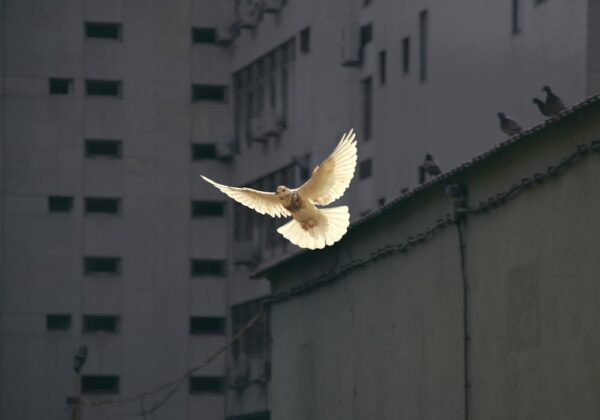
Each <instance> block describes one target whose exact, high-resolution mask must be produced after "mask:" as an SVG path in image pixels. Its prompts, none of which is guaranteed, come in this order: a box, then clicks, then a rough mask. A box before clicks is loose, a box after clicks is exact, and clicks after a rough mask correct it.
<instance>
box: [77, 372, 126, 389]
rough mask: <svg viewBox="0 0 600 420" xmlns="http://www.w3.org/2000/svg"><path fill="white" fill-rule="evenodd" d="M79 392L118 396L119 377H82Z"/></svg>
mask: <svg viewBox="0 0 600 420" xmlns="http://www.w3.org/2000/svg"><path fill="white" fill-rule="evenodd" d="M81 392H82V393H83V394H118V393H119V377H118V376H117V375H82V376H81Z"/></svg>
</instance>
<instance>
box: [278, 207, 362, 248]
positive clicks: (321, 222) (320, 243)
mask: <svg viewBox="0 0 600 420" xmlns="http://www.w3.org/2000/svg"><path fill="white" fill-rule="evenodd" d="M318 211H319V217H318V220H315V219H308V220H307V221H303V222H298V221H297V220H292V221H291V222H289V223H286V224H285V225H283V226H281V227H280V228H279V229H277V232H279V233H280V234H282V235H283V236H284V237H285V238H286V239H288V240H289V241H290V242H292V243H293V244H295V245H298V246H299V247H300V248H308V249H321V248H324V247H325V246H326V245H333V244H334V243H336V242H337V241H339V240H340V239H341V238H342V236H344V234H345V233H346V230H348V225H349V224H350V212H349V211H348V207H347V206H341V207H332V208H327V209H319V210H318Z"/></svg>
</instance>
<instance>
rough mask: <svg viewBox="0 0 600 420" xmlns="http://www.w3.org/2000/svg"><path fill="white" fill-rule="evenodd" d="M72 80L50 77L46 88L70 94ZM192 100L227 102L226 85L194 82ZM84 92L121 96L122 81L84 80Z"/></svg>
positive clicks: (51, 92)
mask: <svg viewBox="0 0 600 420" xmlns="http://www.w3.org/2000/svg"><path fill="white" fill-rule="evenodd" d="M73 86H74V80H73V79H70V78H56V77H53V78H50V79H49V80H48V89H49V93H50V95H60V96H64V95H70V94H72V93H73ZM191 89H192V90H191V97H192V101H194V102H198V101H214V102H227V100H228V95H227V86H224V85H207V84H194V85H192V88H191ZM85 93H86V95H88V96H110V97H121V96H122V95H123V83H122V82H121V81H120V80H86V81H85Z"/></svg>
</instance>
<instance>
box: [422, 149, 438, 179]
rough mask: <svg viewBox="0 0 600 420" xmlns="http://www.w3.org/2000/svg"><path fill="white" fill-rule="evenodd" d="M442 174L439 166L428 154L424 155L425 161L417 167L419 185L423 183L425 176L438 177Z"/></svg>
mask: <svg viewBox="0 0 600 420" xmlns="http://www.w3.org/2000/svg"><path fill="white" fill-rule="evenodd" d="M441 173H442V170H441V168H440V165H439V164H438V163H437V162H436V161H435V159H434V158H433V156H431V155H430V154H429V153H427V154H426V155H425V161H424V162H423V164H422V165H420V166H419V183H420V184H422V183H423V182H425V176H426V175H429V176H430V177H434V176H438V175H440V174H441Z"/></svg>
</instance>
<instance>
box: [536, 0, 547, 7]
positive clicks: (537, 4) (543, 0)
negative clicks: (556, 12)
mask: <svg viewBox="0 0 600 420" xmlns="http://www.w3.org/2000/svg"><path fill="white" fill-rule="evenodd" d="M534 3H535V5H536V6H539V5H540V4H543V3H546V0H535V1H534Z"/></svg>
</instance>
